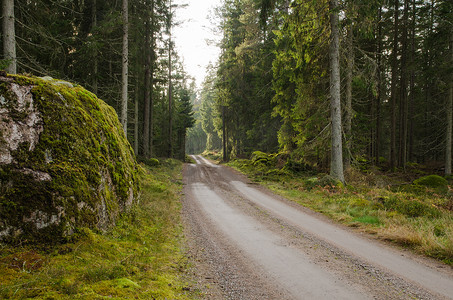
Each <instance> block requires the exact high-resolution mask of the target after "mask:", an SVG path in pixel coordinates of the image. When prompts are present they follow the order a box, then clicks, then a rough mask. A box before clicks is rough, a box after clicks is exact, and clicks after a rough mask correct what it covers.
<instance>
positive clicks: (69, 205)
mask: <svg viewBox="0 0 453 300" xmlns="http://www.w3.org/2000/svg"><path fill="white" fill-rule="evenodd" d="M0 99H2V101H0V144H2V147H1V149H2V150H1V151H0V239H3V240H12V239H18V238H21V239H24V238H25V239H28V240H38V241H45V242H49V241H60V240H62V239H64V238H65V237H67V236H68V235H71V234H72V233H73V232H74V231H76V230H77V228H82V227H89V228H98V229H101V230H102V229H106V228H108V227H109V226H110V225H111V224H113V223H114V222H115V220H116V218H117V216H118V215H119V214H120V213H121V212H123V211H125V210H126V209H127V208H128V207H129V206H131V205H132V204H133V203H134V201H135V200H136V199H137V198H138V195H139V183H138V174H137V171H138V169H137V163H136V160H135V157H134V154H133V151H132V149H131V147H130V145H129V143H128V141H127V139H126V137H125V135H124V132H123V130H122V127H121V125H120V123H119V121H118V117H117V115H116V113H115V111H114V109H113V108H112V107H110V106H109V105H107V104H106V103H105V102H103V101H102V100H100V99H98V98H97V97H96V96H95V95H94V94H92V93H90V92H88V91H87V90H85V89H84V88H82V87H80V86H74V85H72V84H70V83H68V82H64V81H57V80H53V79H51V78H31V77H24V76H14V77H0Z"/></svg>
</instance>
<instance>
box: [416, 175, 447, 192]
mask: <svg viewBox="0 0 453 300" xmlns="http://www.w3.org/2000/svg"><path fill="white" fill-rule="evenodd" d="M414 184H415V185H419V186H420V185H421V186H426V187H429V188H434V189H436V190H439V191H447V186H448V181H447V180H446V179H445V178H443V177H441V176H439V175H428V176H424V177H421V178H419V179H416V180H414Z"/></svg>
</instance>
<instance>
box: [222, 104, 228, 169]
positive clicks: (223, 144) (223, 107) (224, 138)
mask: <svg viewBox="0 0 453 300" xmlns="http://www.w3.org/2000/svg"><path fill="white" fill-rule="evenodd" d="M222 147H223V161H228V153H227V137H226V120H225V106H224V105H222Z"/></svg>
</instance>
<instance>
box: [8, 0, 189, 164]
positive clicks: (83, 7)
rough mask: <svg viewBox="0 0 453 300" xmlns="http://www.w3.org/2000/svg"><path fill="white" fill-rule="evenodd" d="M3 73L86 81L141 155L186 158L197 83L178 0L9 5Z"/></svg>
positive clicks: (50, 0) (20, 0)
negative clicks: (181, 47) (181, 44)
mask: <svg viewBox="0 0 453 300" xmlns="http://www.w3.org/2000/svg"><path fill="white" fill-rule="evenodd" d="M2 4H3V5H2V16H3V18H2V23H3V27H2V28H3V30H2V35H3V36H2V39H1V43H2V47H1V48H2V49H3V57H2V58H3V59H2V60H1V61H0V69H4V70H6V71H7V72H8V73H10V74H16V73H20V74H31V75H34V76H50V77H53V78H58V79H63V80H67V81H70V82H73V83H77V84H80V85H82V86H84V87H85V88H87V89H88V90H89V91H91V92H93V93H94V94H96V95H97V96H98V97H99V98H101V99H103V100H104V101H106V102H107V103H108V104H109V105H111V106H113V107H114V108H115V110H116V111H117V113H118V116H119V118H120V120H121V123H122V125H123V127H124V130H125V132H126V134H127V137H128V140H129V141H130V143H131V145H132V146H133V148H134V150H135V153H136V154H137V156H138V157H140V158H143V159H149V158H151V157H174V158H184V155H185V153H184V148H185V133H186V128H188V127H190V126H192V122H193V120H192V106H191V101H193V97H194V95H195V87H194V83H193V79H192V78H191V77H190V76H189V75H188V74H186V73H185V71H184V68H183V66H182V63H181V59H180V58H179V56H178V53H177V52H176V51H175V47H174V41H173V39H172V26H174V25H175V24H174V22H175V21H174V14H175V10H176V9H177V6H176V5H174V4H173V3H172V1H171V0H124V1H120V0H114V1H112V0H86V1H84V0H80V1H79V0H75V1H74V0H16V1H14V0H6V1H2Z"/></svg>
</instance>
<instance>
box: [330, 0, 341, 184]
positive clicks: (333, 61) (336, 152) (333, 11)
mask: <svg viewBox="0 0 453 300" xmlns="http://www.w3.org/2000/svg"><path fill="white" fill-rule="evenodd" d="M337 10H338V0H330V27H331V37H330V51H329V52H330V53H329V54H330V107H331V120H332V149H331V162H330V175H331V176H332V177H334V178H335V179H338V180H340V181H341V182H344V174H343V146H342V138H341V101H340V37H339V35H340V32H339V29H338V19H339V18H338V11H337Z"/></svg>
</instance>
